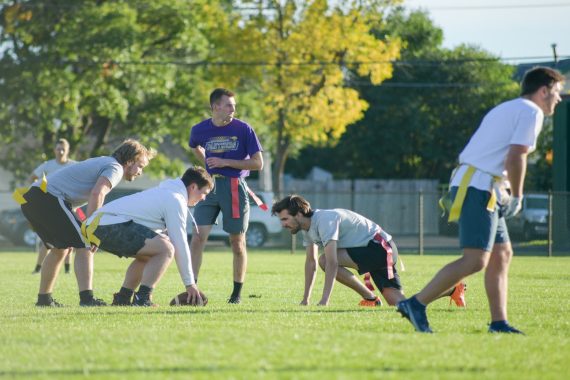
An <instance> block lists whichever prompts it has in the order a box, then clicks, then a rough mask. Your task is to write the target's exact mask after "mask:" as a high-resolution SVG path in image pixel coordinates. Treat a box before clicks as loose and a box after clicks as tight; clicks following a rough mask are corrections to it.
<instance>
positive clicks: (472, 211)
mask: <svg viewBox="0 0 570 380" xmlns="http://www.w3.org/2000/svg"><path fill="white" fill-rule="evenodd" d="M457 189H458V188H457V187H456V186H454V187H452V188H451V201H452V202H453V200H455V196H456V194H457ZM490 197H491V193H489V192H488V191H484V190H479V189H476V188H474V187H468V188H467V193H466V194H465V200H464V201H463V206H462V208H461V214H460V216H459V221H458V223H459V245H460V247H461V249H464V248H476V249H482V250H484V251H487V252H491V251H492V250H493V245H494V244H499V243H508V242H509V241H510V238H509V231H508V229H507V223H506V221H505V218H504V217H503V213H502V212H501V209H500V207H499V206H498V205H497V207H495V211H489V210H487V204H488V203H489V198H490Z"/></svg>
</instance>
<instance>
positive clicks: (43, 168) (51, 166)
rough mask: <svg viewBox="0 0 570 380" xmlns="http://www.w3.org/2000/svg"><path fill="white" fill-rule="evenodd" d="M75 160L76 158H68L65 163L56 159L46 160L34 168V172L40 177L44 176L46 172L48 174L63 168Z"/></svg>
mask: <svg viewBox="0 0 570 380" xmlns="http://www.w3.org/2000/svg"><path fill="white" fill-rule="evenodd" d="M75 162H76V161H75V160H67V161H66V162H65V163H63V164H60V163H59V162H57V160H56V159H53V160H49V161H44V162H43V163H42V164H41V165H40V166H38V167H37V168H35V169H34V171H33V174H34V175H35V176H36V177H38V178H42V176H43V174H44V173H45V175H46V176H47V175H48V174H51V173H55V172H56V171H58V170H59V169H63V168H65V167H66V166H69V165H71V164H74V163H75Z"/></svg>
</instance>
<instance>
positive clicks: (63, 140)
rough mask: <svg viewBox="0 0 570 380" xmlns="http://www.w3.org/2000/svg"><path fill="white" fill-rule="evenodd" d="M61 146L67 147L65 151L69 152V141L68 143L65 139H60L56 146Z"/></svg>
mask: <svg viewBox="0 0 570 380" xmlns="http://www.w3.org/2000/svg"><path fill="white" fill-rule="evenodd" d="M59 144H61V145H63V146H64V147H65V150H67V151H69V141H67V140H66V139H64V138H61V139H58V140H57V141H56V142H55V145H56V146H57V145H59Z"/></svg>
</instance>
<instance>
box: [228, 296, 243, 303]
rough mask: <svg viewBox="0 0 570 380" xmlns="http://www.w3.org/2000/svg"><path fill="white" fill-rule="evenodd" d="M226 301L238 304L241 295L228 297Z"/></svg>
mask: <svg viewBox="0 0 570 380" xmlns="http://www.w3.org/2000/svg"><path fill="white" fill-rule="evenodd" d="M228 303H233V304H236V305H237V304H239V303H241V297H240V296H235V297H230V299H229V300H228Z"/></svg>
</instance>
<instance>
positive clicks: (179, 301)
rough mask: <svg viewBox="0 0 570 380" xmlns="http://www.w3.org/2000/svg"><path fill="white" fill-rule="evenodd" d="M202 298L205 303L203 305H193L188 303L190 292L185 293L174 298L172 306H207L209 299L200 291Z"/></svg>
mask: <svg viewBox="0 0 570 380" xmlns="http://www.w3.org/2000/svg"><path fill="white" fill-rule="evenodd" d="M199 292H200V296H201V297H202V300H203V303H202V304H201V305H199V304H196V303H194V304H192V303H190V302H188V301H187V299H188V292H183V293H180V294H179V295H177V296H176V297H174V298H173V299H172V300H171V301H170V306H206V304H207V303H208V297H206V295H205V294H204V293H203V292H202V291H201V290H200V291H199Z"/></svg>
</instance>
